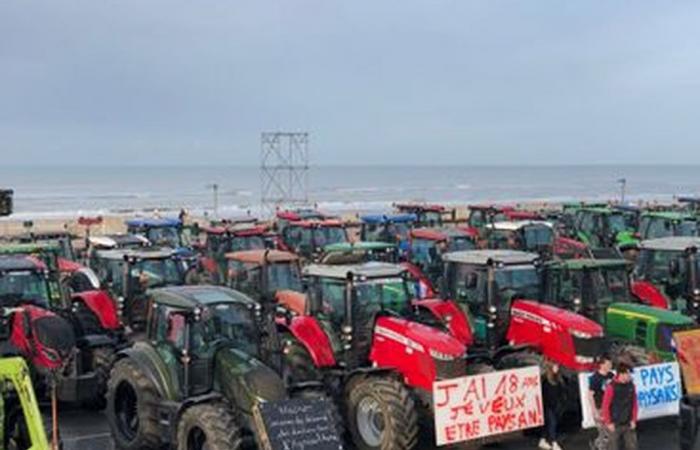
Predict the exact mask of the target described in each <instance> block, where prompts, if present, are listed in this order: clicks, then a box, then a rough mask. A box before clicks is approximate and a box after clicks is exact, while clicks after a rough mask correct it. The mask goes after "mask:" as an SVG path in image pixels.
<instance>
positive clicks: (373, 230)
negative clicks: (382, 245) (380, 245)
mask: <svg viewBox="0 0 700 450" xmlns="http://www.w3.org/2000/svg"><path fill="white" fill-rule="evenodd" d="M384 229H385V228H384V224H379V223H364V224H362V234H363V238H362V240H363V241H372V242H380V241H382V240H383V239H384V236H383V234H384V233H383V231H384Z"/></svg>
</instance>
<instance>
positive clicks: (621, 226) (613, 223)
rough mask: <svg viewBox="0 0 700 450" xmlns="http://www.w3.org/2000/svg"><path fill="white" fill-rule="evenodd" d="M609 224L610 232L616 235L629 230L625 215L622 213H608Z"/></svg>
mask: <svg viewBox="0 0 700 450" xmlns="http://www.w3.org/2000/svg"><path fill="white" fill-rule="evenodd" d="M608 226H609V227H610V232H611V233H612V234H614V235H617V234H618V233H622V232H624V231H627V230H628V229H627V223H626V222H625V216H624V215H623V214H622V213H613V214H610V215H608Z"/></svg>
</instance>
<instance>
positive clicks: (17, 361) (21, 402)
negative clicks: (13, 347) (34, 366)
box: [0, 357, 49, 450]
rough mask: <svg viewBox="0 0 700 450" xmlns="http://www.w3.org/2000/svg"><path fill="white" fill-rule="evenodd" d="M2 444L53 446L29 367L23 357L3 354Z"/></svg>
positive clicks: (42, 449) (28, 449) (32, 448)
mask: <svg viewBox="0 0 700 450" xmlns="http://www.w3.org/2000/svg"><path fill="white" fill-rule="evenodd" d="M0 446H2V448H3V449H25V450H47V449H48V448H49V440H48V439H47V437H46V431H45V430H44V423H43V422H42V418H41V413H40V412H39V405H38V403H37V401H36V395H35V394H34V387H33V386H32V380H31V377H30V375H29V368H28V367H27V364H26V363H25V362H24V359H22V358H19V357H10V358H0Z"/></svg>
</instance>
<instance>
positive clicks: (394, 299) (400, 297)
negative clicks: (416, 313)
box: [355, 278, 411, 316]
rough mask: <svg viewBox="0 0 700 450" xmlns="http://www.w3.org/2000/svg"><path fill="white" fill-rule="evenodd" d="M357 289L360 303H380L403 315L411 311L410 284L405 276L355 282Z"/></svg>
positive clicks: (383, 307)
mask: <svg viewBox="0 0 700 450" xmlns="http://www.w3.org/2000/svg"><path fill="white" fill-rule="evenodd" d="M355 290H356V294H355V295H356V300H357V301H358V302H359V303H360V304H374V305H378V306H379V307H380V308H381V309H382V310H389V311H393V312H394V313H396V314H399V315H402V316H406V315H409V314H410V313H411V302H410V295H409V290H408V285H407V283H406V282H405V280H404V279H403V278H379V279H370V280H367V281H364V282H361V283H357V284H355Z"/></svg>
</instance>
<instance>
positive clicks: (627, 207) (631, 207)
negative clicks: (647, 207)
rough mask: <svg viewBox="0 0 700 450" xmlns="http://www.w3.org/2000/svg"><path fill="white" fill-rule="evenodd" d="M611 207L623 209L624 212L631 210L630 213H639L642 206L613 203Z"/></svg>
mask: <svg viewBox="0 0 700 450" xmlns="http://www.w3.org/2000/svg"><path fill="white" fill-rule="evenodd" d="M612 209H616V210H618V211H624V212H631V213H640V212H642V208H640V207H639V206H636V205H619V204H618V205H613V206H612Z"/></svg>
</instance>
